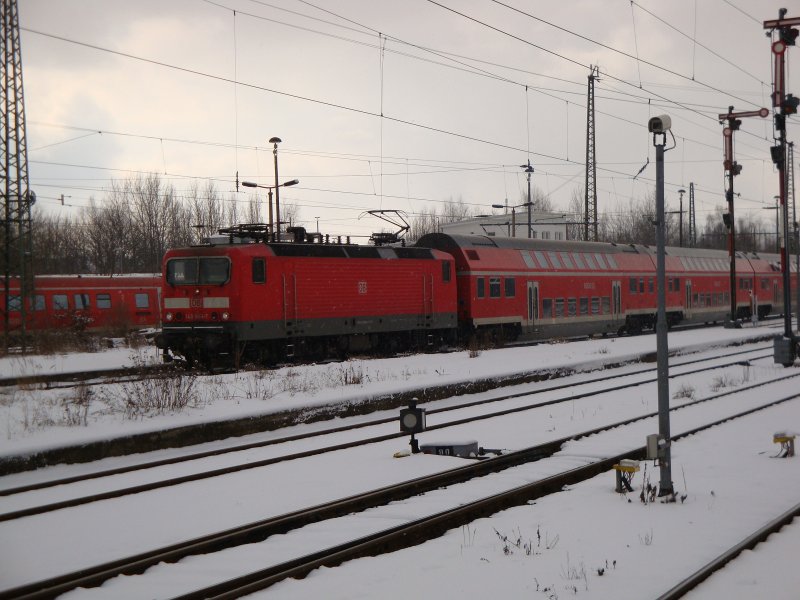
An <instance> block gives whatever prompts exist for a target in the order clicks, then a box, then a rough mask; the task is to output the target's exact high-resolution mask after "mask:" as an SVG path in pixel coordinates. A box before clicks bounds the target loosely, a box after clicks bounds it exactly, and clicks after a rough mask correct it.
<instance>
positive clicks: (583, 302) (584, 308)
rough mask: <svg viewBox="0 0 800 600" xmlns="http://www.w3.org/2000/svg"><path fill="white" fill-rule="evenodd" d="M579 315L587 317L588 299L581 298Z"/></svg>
mask: <svg viewBox="0 0 800 600" xmlns="http://www.w3.org/2000/svg"><path fill="white" fill-rule="evenodd" d="M580 308H581V314H582V315H588V314H589V299H588V298H581V306H580Z"/></svg>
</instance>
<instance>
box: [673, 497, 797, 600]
mask: <svg viewBox="0 0 800 600" xmlns="http://www.w3.org/2000/svg"><path fill="white" fill-rule="evenodd" d="M796 517H800V504H796V505H794V506H793V507H792V508H790V509H789V510H787V511H786V512H784V513H783V514H781V515H778V516H777V517H776V518H775V519H773V520H771V521H770V522H769V523H767V524H765V525H764V526H763V527H761V528H759V529H758V530H756V531H754V532H753V533H752V534H750V535H748V536H747V537H746V538H744V539H743V540H742V541H741V542H739V543H738V544H736V545H734V546H732V547H731V548H728V549H727V550H726V551H725V552H723V553H722V554H720V555H719V556H718V557H717V558H715V559H714V560H712V561H710V562H709V563H707V564H705V565H703V566H702V567H701V568H700V569H698V570H697V571H695V572H694V573H692V574H691V575H690V576H689V577H687V578H686V579H684V580H683V581H680V582H679V583H677V584H676V585H675V586H673V587H672V588H671V589H670V590H668V591H667V592H665V593H664V594H661V595H660V596H659V597H658V600H678V599H679V598H682V597H683V596H684V595H686V594H687V593H688V592H690V591H692V590H693V589H695V588H696V587H697V586H698V585H700V584H701V583H703V582H704V581H705V580H706V579H708V578H709V577H711V575H713V574H714V573H716V572H717V571H720V570H722V569H723V568H724V567H725V565H727V564H728V563H729V562H731V561H732V560H734V559H735V558H736V557H737V556H739V555H740V554H741V553H742V552H744V551H745V550H752V549H753V548H755V547H756V546H757V545H758V544H760V543H762V542H764V541H766V539H767V538H768V537H769V536H770V535H772V534H773V533H777V532H779V531H780V530H781V529H782V528H783V527H784V526H786V525H788V524H789V523H791V522H792V521H793V520H794V519H795V518H796Z"/></svg>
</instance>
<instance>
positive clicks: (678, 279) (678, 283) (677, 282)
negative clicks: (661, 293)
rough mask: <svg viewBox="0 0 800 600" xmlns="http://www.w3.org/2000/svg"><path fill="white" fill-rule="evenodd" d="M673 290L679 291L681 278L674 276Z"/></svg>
mask: <svg viewBox="0 0 800 600" xmlns="http://www.w3.org/2000/svg"><path fill="white" fill-rule="evenodd" d="M675 291H676V292H680V291H681V280H680V278H679V277H676V278H675Z"/></svg>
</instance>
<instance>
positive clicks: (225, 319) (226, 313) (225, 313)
mask: <svg viewBox="0 0 800 600" xmlns="http://www.w3.org/2000/svg"><path fill="white" fill-rule="evenodd" d="M229 317H230V315H229V314H228V312H227V311H225V312H224V313H222V320H223V321H227V320H228V318H229Z"/></svg>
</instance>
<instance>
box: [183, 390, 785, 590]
mask: <svg viewBox="0 0 800 600" xmlns="http://www.w3.org/2000/svg"><path fill="white" fill-rule="evenodd" d="M798 398H800V393H797V394H792V395H790V396H787V397H784V398H781V399H778V400H776V401H774V402H770V403H768V404H766V405H764V406H761V407H758V408H756V409H751V410H748V411H744V412H741V413H738V414H735V415H730V416H728V417H725V418H724V419H720V420H717V421H714V422H712V423H708V424H706V425H702V426H699V427H695V428H693V429H691V430H689V431H686V432H683V433H679V434H677V435H674V436H673V437H672V440H673V442H678V441H680V440H681V439H683V438H685V437H688V436H692V435H697V434H698V433H702V432H704V431H706V430H708V429H710V428H712V427H715V426H717V425H721V424H723V423H726V422H728V421H731V420H734V419H740V418H743V417H746V416H748V415H751V414H752V413H753V412H756V411H761V410H765V409H767V408H771V407H774V406H777V405H780V404H783V403H785V402H789V401H793V400H796V399H798ZM644 455H645V448H644V447H639V448H631V449H629V450H627V451H626V452H623V453H621V454H618V455H615V456H610V457H606V458H603V459H600V460H597V461H595V462H592V463H590V464H588V465H584V466H581V467H577V468H574V469H571V470H568V471H565V472H561V473H558V474H555V475H553V476H551V477H547V478H543V479H540V480H538V481H535V482H532V483H529V484H525V485H522V486H518V487H515V488H512V489H509V490H505V491H503V492H500V493H497V494H494V495H491V496H487V497H484V498H480V499H478V500H474V501H471V502H468V503H465V504H463V505H461V506H457V507H454V508H450V509H447V510H444V511H441V512H437V513H434V514H431V515H426V516H425V517H423V518H420V519H416V520H413V521H410V522H407V523H403V524H401V525H398V526H396V527H392V528H390V529H384V530H381V531H377V532H374V533H372V534H370V535H368V536H364V537H360V538H357V539H353V540H348V541H347V542H344V543H342V544H338V545H335V546H331V547H329V548H326V549H324V550H321V551H319V552H315V553H312V554H308V555H304V556H301V557H298V558H296V559H293V560H289V561H285V562H281V563H278V564H275V565H272V566H270V567H267V568H264V569H260V570H258V571H253V572H250V573H246V574H244V575H242V576H240V577H237V578H234V579H229V580H227V581H224V582H222V583H218V584H214V585H210V586H207V587H204V588H201V589H197V590H193V591H191V592H189V593H186V594H181V595H179V596H175V597H173V600H200V599H214V600H224V599H233V598H239V597H241V596H244V595H247V594H252V593H255V592H257V591H260V590H263V589H266V588H268V587H270V586H272V585H274V584H275V583H278V582H281V581H284V580H286V579H290V578H303V577H305V576H306V575H308V574H309V573H310V572H311V571H313V570H315V569H318V568H320V567H335V566H338V565H340V564H342V563H344V562H346V561H349V560H353V559H356V558H362V557H365V556H376V555H379V554H385V553H389V552H395V551H398V550H401V549H403V548H407V547H410V546H415V545H419V544H422V543H424V542H426V541H429V540H431V539H434V538H437V537H439V536H441V535H443V534H444V533H445V532H447V531H449V530H453V529H456V528H458V527H462V526H464V525H466V524H468V523H470V522H472V521H475V520H477V519H480V518H483V517H487V516H489V515H492V514H496V513H498V512H500V511H503V510H506V509H509V508H513V507H516V506H521V505H524V504H527V503H530V502H531V501H533V500H536V499H538V498H541V497H543V496H545V495H549V494H553V493H557V492H559V491H561V490H563V489H564V488H565V487H567V486H573V485H576V484H579V483H582V482H585V481H587V480H588V479H591V478H593V477H595V476H597V475H600V474H601V473H604V472H607V471H609V470H611V469H612V467H613V465H614V464H616V463H618V462H619V461H620V460H622V459H625V458H628V459H630V458H633V459H637V460H641V459H643V458H644ZM798 514H800V505H797V506H795V507H794V508H792V509H790V510H789V511H787V512H786V513H784V514H783V515H781V516H780V517H778V518H777V519H775V520H774V521H772V522H771V523H769V524H768V525H767V526H765V527H764V528H762V529H760V530H759V531H758V532H756V533H755V534H753V535H751V536H749V537H748V538H747V539H746V540H745V541H743V542H742V543H741V544H737V545H736V546H735V547H734V548H732V549H730V550H728V551H726V552H725V553H724V554H723V555H722V556H721V557H719V558H718V559H716V560H715V561H713V562H712V563H710V564H709V565H706V566H705V567H704V568H703V569H701V570H700V571H698V572H697V573H696V574H694V575H692V576H691V577H689V578H687V579H686V580H684V581H683V582H681V583H679V584H678V585H677V586H675V587H674V588H673V589H672V590H670V592H668V593H667V594H665V595H664V596H662V597H661V598H660V599H659V600H661V599H662V598H663V599H664V600H673V599H677V598H680V597H681V596H682V595H683V594H685V593H686V592H687V591H689V590H690V589H692V588H693V587H695V586H696V585H697V584H698V583H700V582H701V581H702V580H703V579H705V578H706V577H708V576H709V575H710V574H711V573H712V572H714V571H715V570H718V569H719V568H721V567H722V566H724V564H725V563H727V562H728V561H729V560H731V559H732V558H734V557H735V556H736V555H738V554H739V553H740V552H741V551H742V550H744V549H746V548H751V547H753V546H754V545H755V544H756V543H758V542H759V541H763V540H764V539H766V537H767V536H768V535H769V534H770V533H772V532H774V531H777V530H778V529H780V527H782V526H783V525H784V524H786V523H788V522H790V521H791V520H792V519H793V518H794V516H797V515H798Z"/></svg>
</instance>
